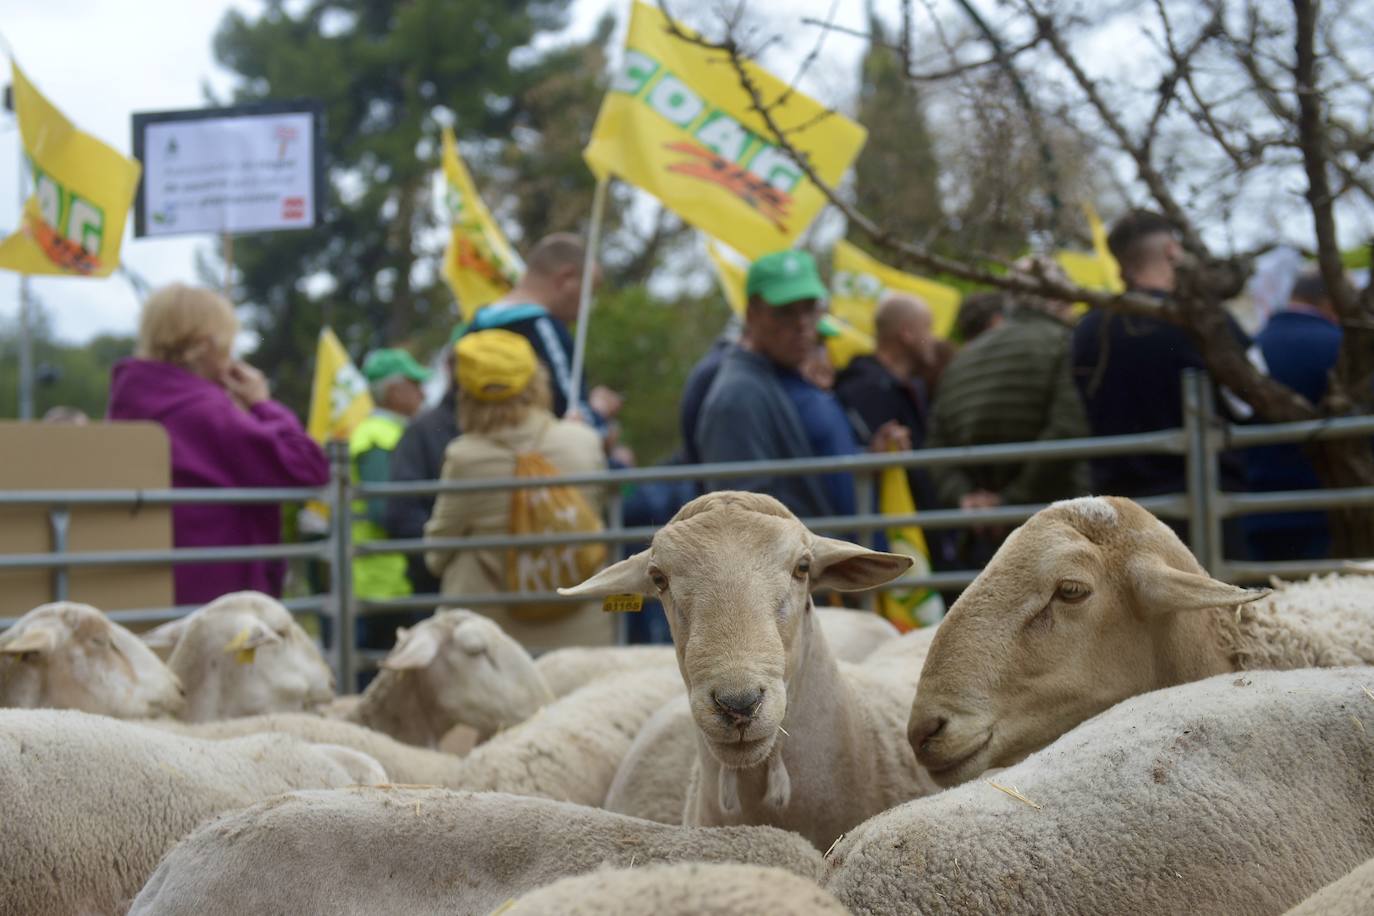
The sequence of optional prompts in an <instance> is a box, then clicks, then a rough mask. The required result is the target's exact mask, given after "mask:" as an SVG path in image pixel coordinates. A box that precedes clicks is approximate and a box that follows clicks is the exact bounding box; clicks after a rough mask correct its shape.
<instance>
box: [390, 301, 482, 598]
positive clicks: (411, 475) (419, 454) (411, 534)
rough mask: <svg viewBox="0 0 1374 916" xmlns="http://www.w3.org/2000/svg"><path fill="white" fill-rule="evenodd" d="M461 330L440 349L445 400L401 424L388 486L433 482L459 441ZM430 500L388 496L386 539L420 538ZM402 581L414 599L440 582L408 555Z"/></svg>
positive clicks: (416, 557) (422, 557)
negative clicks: (457, 355) (458, 351)
mask: <svg viewBox="0 0 1374 916" xmlns="http://www.w3.org/2000/svg"><path fill="white" fill-rule="evenodd" d="M465 329H466V328H465V327H464V326H462V325H460V326H459V327H458V328H457V329H455V330H454V332H453V334H452V336H450V337H449V341H448V344H447V346H445V348H444V373H445V378H446V379H447V380H448V385H447V387H446V388H445V389H444V396H443V397H442V398H440V399H439V403H438V404H435V405H434V406H433V407H430V408H428V409H426V410H424V411H421V412H420V413H419V414H417V415H416V416H415V418H414V419H412V420H411V421H410V422H409V423H408V424H406V429H405V432H404V433H403V434H402V435H401V439H400V441H399V442H398V443H396V450H395V451H394V452H393V453H392V455H391V479H392V481H395V482H402V481H410V480H438V479H439V475H440V472H442V471H443V469H444V450H445V449H447V448H448V444H449V443H450V442H452V441H453V440H454V439H456V438H457V437H458V404H457V391H456V387H457V386H456V383H455V380H454V374H453V363H454V346H455V345H456V344H457V343H458V338H459V336H461V334H462V332H463V331H464V330H465ZM434 498H435V497H434V494H430V495H428V496H393V497H392V498H391V499H389V500H387V503H386V511H385V516H384V519H383V521H384V522H385V527H386V533H387V535H388V536H390V537H392V538H395V539H398V540H400V539H410V538H419V537H424V534H425V522H427V521H429V516H430V514H431V513H432V512H433V511H434ZM406 575H407V578H409V579H410V588H411V591H412V592H413V593H415V594H434V593H435V592H438V591H439V580H438V579H437V578H436V577H435V576H434V574H433V573H431V572H430V571H429V567H427V566H425V555H424V554H422V553H413V554H409V555H407V557H406Z"/></svg>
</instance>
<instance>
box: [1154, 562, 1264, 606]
mask: <svg viewBox="0 0 1374 916" xmlns="http://www.w3.org/2000/svg"><path fill="white" fill-rule="evenodd" d="M1131 580H1132V582H1133V583H1134V585H1135V593H1136V598H1137V604H1138V605H1139V607H1140V608H1141V609H1142V611H1143V612H1144V613H1145V614H1160V613H1173V612H1175V611H1200V610H1202V609H1204V608H1214V607H1221V608H1230V607H1238V606H1239V605H1242V604H1249V603H1250V602H1251V601H1258V600H1259V599H1260V598H1263V597H1264V596H1265V595H1267V594H1269V591H1270V590H1269V589H1267V588H1240V587H1239V586H1236V585H1231V584H1229V583H1226V582H1222V581H1221V580H1219V579H1213V578H1212V577H1211V576H1208V575H1206V574H1203V573H1193V572H1185V571H1184V570H1181V569H1174V568H1173V567H1172V566H1170V565H1169V564H1168V563H1166V562H1165V561H1164V558H1163V557H1160V556H1157V555H1150V556H1144V557H1140V558H1138V559H1136V560H1135V561H1134V562H1133V563H1132V564H1131Z"/></svg>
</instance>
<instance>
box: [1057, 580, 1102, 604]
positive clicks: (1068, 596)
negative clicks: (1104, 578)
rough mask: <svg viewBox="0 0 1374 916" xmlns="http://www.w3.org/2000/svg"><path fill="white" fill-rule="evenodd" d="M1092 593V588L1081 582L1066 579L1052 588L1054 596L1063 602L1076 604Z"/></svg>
mask: <svg viewBox="0 0 1374 916" xmlns="http://www.w3.org/2000/svg"><path fill="white" fill-rule="evenodd" d="M1092 593H1093V590H1092V589H1091V588H1088V586H1086V585H1084V584H1083V583H1082V582H1074V581H1073V580H1067V581H1064V582H1060V583H1059V587H1058V588H1057V589H1055V590H1054V597H1056V598H1058V599H1059V600H1060V601H1063V602H1064V603H1065V604H1078V603H1079V602H1080V601H1083V600H1084V599H1086V598H1087V597H1088V596H1089V595H1091V594H1092Z"/></svg>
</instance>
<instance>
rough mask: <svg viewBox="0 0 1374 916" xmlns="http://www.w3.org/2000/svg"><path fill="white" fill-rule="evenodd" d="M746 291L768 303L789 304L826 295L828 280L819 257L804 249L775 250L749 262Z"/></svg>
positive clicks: (822, 297)
mask: <svg viewBox="0 0 1374 916" xmlns="http://www.w3.org/2000/svg"><path fill="white" fill-rule="evenodd" d="M744 289H745V293H746V294H747V295H749V296H759V297H760V298H761V299H763V301H764V302H767V303H768V304H769V305H789V304H791V303H793V302H800V301H801V300H802V299H824V298H825V297H826V290H825V284H824V283H822V282H821V275H820V273H819V272H818V271H817V270H816V261H815V259H814V258H812V257H811V255H809V254H807V253H806V252H805V251H797V250H796V249H790V250H788V251H775V252H773V253H772V254H766V255H764V256H763V257H761V258H759V259H758V260H757V261H755V262H754V263H753V264H750V265H749V279H748V280H747V281H745V284H744Z"/></svg>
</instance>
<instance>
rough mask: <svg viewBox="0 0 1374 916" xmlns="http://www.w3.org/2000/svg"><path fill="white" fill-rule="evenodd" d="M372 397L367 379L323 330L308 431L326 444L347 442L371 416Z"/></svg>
mask: <svg viewBox="0 0 1374 916" xmlns="http://www.w3.org/2000/svg"><path fill="white" fill-rule="evenodd" d="M372 408H373V404H372V394H371V392H370V391H368V388H367V379H365V378H363V374H362V373H361V372H359V371H358V368H357V367H356V366H354V365H353V360H351V359H349V358H348V351H347V350H345V349H344V347H343V344H341V343H340V342H339V338H338V337H336V336H335V334H334V332H333V330H331V329H330V328H321V329H320V342H319V345H318V347H317V348H316V350H315V382H314V384H313V385H312V386H311V388H310V418H309V421H308V422H307V423H306V430H307V431H308V432H309V433H310V438H312V439H314V440H315V441H316V442H319V443H320V444H321V445H323V444H324V443H325V442H328V441H329V440H331V439H335V440H341V439H347V438H348V437H349V434H351V433H352V432H353V427H355V426H357V425H358V423H359V422H361V421H362V419H363V418H364V417H366V416H367V415H368V414H370V413H372Z"/></svg>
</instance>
